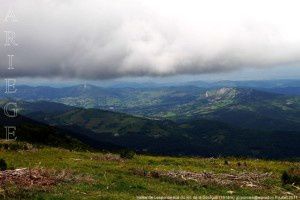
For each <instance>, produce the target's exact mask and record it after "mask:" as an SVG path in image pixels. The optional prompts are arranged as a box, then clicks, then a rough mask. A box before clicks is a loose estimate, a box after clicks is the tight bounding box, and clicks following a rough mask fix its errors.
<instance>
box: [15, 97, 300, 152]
mask: <svg viewBox="0 0 300 200" xmlns="http://www.w3.org/2000/svg"><path fill="white" fill-rule="evenodd" d="M18 104H19V107H20V109H21V111H22V113H23V114H24V115H26V116H27V117H29V118H32V119H34V120H37V121H40V122H43V123H47V124H50V125H51V126H56V127H59V128H60V129H63V130H65V131H69V132H72V133H73V136H75V137H77V138H79V139H81V140H82V141H83V142H85V143H89V144H92V145H94V147H97V144H111V145H112V146H114V145H115V146H117V147H120V148H130V149H134V150H136V151H139V152H144V153H154V154H166V155H196V156H251V157H264V158H292V157H293V158H295V157H300V137H299V135H300V133H299V132H297V131H260V130H250V129H241V128H235V127H232V126H230V125H228V124H225V123H222V122H217V121H211V120H188V121H182V122H172V121H169V120H151V119H145V118H140V117H134V116H130V115H127V114H122V113H116V112H109V111H103V110H99V109H83V108H75V107H70V106H66V105H63V104H57V103H50V102H45V101H41V102H35V103H28V102H19V103H18ZM109 146H110V145H107V146H106V147H109ZM101 147H103V146H101V145H100V148H101ZM98 148H99V146H98Z"/></svg>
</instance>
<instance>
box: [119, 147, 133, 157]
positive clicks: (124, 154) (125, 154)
mask: <svg viewBox="0 0 300 200" xmlns="http://www.w3.org/2000/svg"><path fill="white" fill-rule="evenodd" d="M134 156H135V152H134V151H132V150H128V149H125V150H122V151H121V152H120V157H121V158H126V159H132V158H133V157H134Z"/></svg>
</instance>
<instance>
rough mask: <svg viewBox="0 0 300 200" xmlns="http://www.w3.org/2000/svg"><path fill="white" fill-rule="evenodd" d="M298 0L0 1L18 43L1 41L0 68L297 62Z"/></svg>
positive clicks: (89, 70)
mask: <svg viewBox="0 0 300 200" xmlns="http://www.w3.org/2000/svg"><path fill="white" fill-rule="evenodd" d="M298 2H299V1H297V0H295V1H291V0H285V1H283V0H278V1H276V0H275V1H274V0H273V1H272V0H260V1H259V0H251V1H250V0H244V1H241V0H226V1H223V0H219V1H217V0H205V1H204V0H151V1H149V0H110V1H105V0H89V1H80V0H64V1H61V0H26V1H24V0H14V1H12V0H1V8H0V13H1V15H0V17H1V18H2V19H4V16H5V14H6V13H7V12H8V10H9V7H10V6H11V7H12V8H14V11H15V14H16V15H17V17H18V20H19V22H18V23H15V24H5V23H3V20H2V21H1V23H0V30H1V31H4V30H14V31H15V32H16V35H17V38H16V39H17V43H19V46H17V47H15V48H11V49H9V48H5V47H4V46H2V47H1V48H0V67H1V69H0V72H1V76H2V77H7V76H19V77H58V76H59V77H71V78H88V79H103V78H113V77H122V76H141V75H153V76H161V75H174V74H201V73H214V72H224V71H232V70H236V69H240V68H268V67H273V66H279V65H281V66H282V65H287V66H291V65H298V64H299V63H300V26H299V25H298V20H299V19H300V12H298V8H299V6H300V3H298ZM4 39H5V35H4V33H3V37H2V39H1V40H0V42H1V43H4ZM9 53H13V54H15V57H14V63H15V68H16V70H15V71H12V72H8V70H7V69H6V68H7V65H8V58H7V54H9Z"/></svg>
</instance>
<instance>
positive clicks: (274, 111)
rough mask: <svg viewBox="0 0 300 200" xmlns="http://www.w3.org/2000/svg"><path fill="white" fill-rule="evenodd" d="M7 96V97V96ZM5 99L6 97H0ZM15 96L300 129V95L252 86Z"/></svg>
mask: <svg viewBox="0 0 300 200" xmlns="http://www.w3.org/2000/svg"><path fill="white" fill-rule="evenodd" d="M2 96H3V97H6V96H7V95H5V96H4V95H2ZM0 97H1V95H0ZM11 98H15V99H19V100H24V101H39V100H44V101H52V102H57V103H63V104H65V105H70V106H75V107H83V108H99V109H102V110H110V111H117V112H123V113H127V114H131V115H136V116H142V117H147V118H151V119H171V120H175V121H178V120H187V119H210V120H217V121H222V122H226V123H229V124H231V125H232V126H240V127H241V128H250V129H251V128H255V129H262V130H290V131H293V130H300V114H299V113H300V97H299V96H290V95H282V94H278V93H271V92H268V91H262V90H257V89H253V88H236V87H219V88H199V87H196V86H179V87H160V88H101V87H97V86H93V85H78V86H72V87H65V88H51V87H28V86H23V87H20V88H19V90H18V92H17V93H16V94H14V95H12V96H11Z"/></svg>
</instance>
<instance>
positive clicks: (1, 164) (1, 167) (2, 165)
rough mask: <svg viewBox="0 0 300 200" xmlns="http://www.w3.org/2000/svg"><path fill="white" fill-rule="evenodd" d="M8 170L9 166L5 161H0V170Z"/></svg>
mask: <svg viewBox="0 0 300 200" xmlns="http://www.w3.org/2000/svg"><path fill="white" fill-rule="evenodd" d="M6 169H7V164H6V162H5V160H4V159H2V158H1V159H0V170H1V171H5V170H6Z"/></svg>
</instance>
